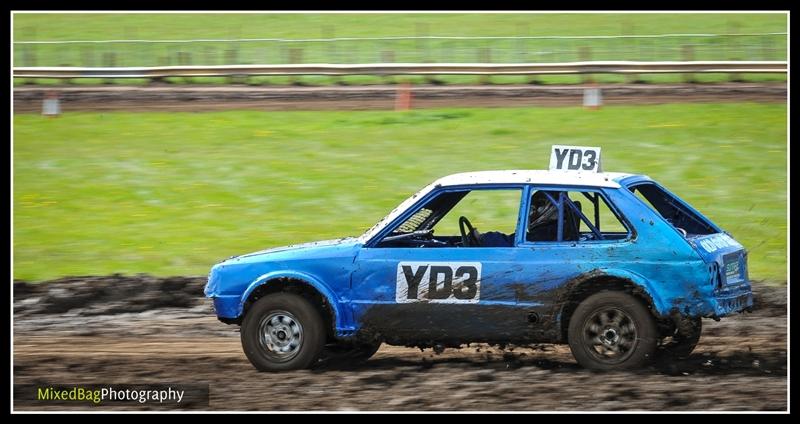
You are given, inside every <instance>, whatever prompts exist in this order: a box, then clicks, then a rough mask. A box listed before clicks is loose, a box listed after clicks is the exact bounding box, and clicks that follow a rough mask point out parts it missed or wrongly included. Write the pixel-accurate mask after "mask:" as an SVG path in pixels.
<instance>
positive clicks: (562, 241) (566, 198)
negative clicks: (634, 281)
mask: <svg viewBox="0 0 800 424" xmlns="http://www.w3.org/2000/svg"><path fill="white" fill-rule="evenodd" d="M545 193H546V194H545ZM530 195H531V197H532V200H531V202H529V204H530V207H531V208H533V209H534V210H529V214H530V218H529V220H528V226H527V227H526V230H525V237H524V240H522V241H521V242H520V244H519V246H520V249H519V251H520V254H519V256H518V260H519V261H520V263H521V264H523V267H524V268H525V269H527V270H530V271H529V272H528V273H527V274H526V275H525V282H524V284H523V285H522V286H521V288H520V294H519V299H520V301H521V302H523V303H524V302H529V301H531V300H536V301H537V302H536V303H535V304H531V305H530V307H532V308H533V309H535V311H536V312H537V313H538V314H540V316H539V317H538V318H539V324H540V325H538V326H537V328H536V331H537V333H538V332H541V333H539V334H538V336H540V337H543V338H548V337H549V336H548V335H553V334H554V333H553V332H554V331H555V332H558V331H560V328H559V327H558V323H559V318H560V317H559V313H560V312H561V311H560V309H559V308H558V307H557V306H559V305H558V301H559V300H560V299H561V298H562V296H563V294H564V289H565V288H568V286H569V283H570V282H571V281H575V279H576V278H578V277H581V276H585V275H587V274H589V273H591V272H597V271H599V270H603V269H608V268H615V267H619V266H620V264H623V265H624V264H625V263H626V261H629V260H630V258H632V257H635V253H636V252H635V249H636V246H635V244H634V243H632V242H631V239H632V235H633V233H632V230H631V228H632V226H631V225H630V223H629V222H628V221H627V220H626V219H625V218H624V216H623V215H622V214H621V213H620V212H619V210H618V209H617V208H615V207H613V206H612V205H613V203H611V202H609V200H608V196H607V195H606V193H604V192H603V191H602V190H600V189H598V188H592V187H566V186H564V187H561V186H552V185H550V186H531V187H530ZM537 198H545V199H547V203H548V204H549V205H551V206H553V207H554V208H555V211H556V213H555V215H554V216H552V217H553V219H554V221H553V225H552V226H550V227H549V228H550V229H552V231H550V230H548V229H547V228H548V225H547V223H542V222H540V221H541V214H540V213H538V212H536V210H535V209H536V206H535V205H536V203H537V200H536V199H537ZM540 210H541V209H540ZM545 214H546V212H545ZM555 338H558V335H555Z"/></svg>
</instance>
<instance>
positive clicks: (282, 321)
mask: <svg viewBox="0 0 800 424" xmlns="http://www.w3.org/2000/svg"><path fill="white" fill-rule="evenodd" d="M258 343H259V345H260V347H261V350H262V351H263V352H264V353H265V354H266V355H267V356H268V357H269V358H270V359H272V360H273V361H275V362H286V361H290V360H291V359H292V358H294V357H295V356H297V354H298V353H299V352H300V347H302V346H303V326H302V325H301V324H300V320H298V319H297V318H295V316H294V315H292V314H290V313H289V312H286V311H275V312H272V313H271V314H269V315H268V316H267V317H265V318H263V319H261V322H260V323H259V325H258Z"/></svg>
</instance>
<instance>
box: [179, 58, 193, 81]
mask: <svg viewBox="0 0 800 424" xmlns="http://www.w3.org/2000/svg"><path fill="white" fill-rule="evenodd" d="M191 65H192V54H191V53H190V52H178V66H191ZM191 81H192V77H183V82H185V83H188V82H191Z"/></svg>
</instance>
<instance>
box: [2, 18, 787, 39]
mask: <svg viewBox="0 0 800 424" xmlns="http://www.w3.org/2000/svg"><path fill="white" fill-rule="evenodd" d="M786 23H787V15H786V13H755V14H754V13H734V14H730V13H645V14H642V13H358V14H356V13H324V14H323V13H305V14H297V13H288V14H285V13H281V14H268V13H256V14H240V13H226V14H219V13H211V14H209V13H192V14H188V13H170V14H164V13H141V14H140V13H135V14H133V13H115V14H109V13H91V14H89V13H69V14H66V13H35V14H32V13H16V14H14V39H15V40H31V39H36V40H102V39H130V38H136V39H153V40H174V39H193V38H195V39H196V38H204V39H207V38H260V37H276V38H306V37H322V36H336V37H376V36H396V35H416V34H417V33H419V34H423V35H462V36H466V35H471V36H502V35H509V34H512V35H516V34H520V33H525V34H528V35H618V34H622V33H627V34H663V33H704V34H707V33H726V32H733V31H738V32H740V33H749V32H785V31H786Z"/></svg>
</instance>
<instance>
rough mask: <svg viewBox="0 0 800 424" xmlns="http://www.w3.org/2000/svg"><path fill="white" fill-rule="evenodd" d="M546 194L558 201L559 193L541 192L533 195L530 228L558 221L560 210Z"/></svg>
mask: <svg viewBox="0 0 800 424" xmlns="http://www.w3.org/2000/svg"><path fill="white" fill-rule="evenodd" d="M545 193H547V194H549V195H550V197H552V198H553V199H554V200H557V199H558V196H559V192H557V191H547V192H545V191H542V190H539V191H537V192H536V193H534V194H533V198H532V199H531V202H532V204H531V212H530V216H529V217H528V219H529V221H528V228H529V229H530V228H533V227H535V226H538V225H542V224H547V223H552V222H555V221H557V220H558V208H557V207H556V205H555V204H553V202H551V201H550V199H548V198H547V196H546V195H545Z"/></svg>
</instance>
